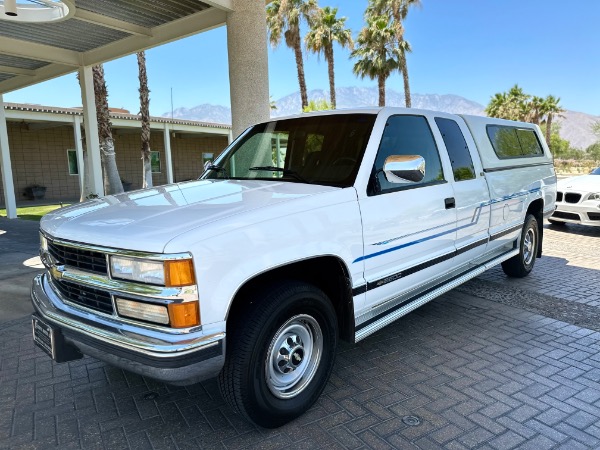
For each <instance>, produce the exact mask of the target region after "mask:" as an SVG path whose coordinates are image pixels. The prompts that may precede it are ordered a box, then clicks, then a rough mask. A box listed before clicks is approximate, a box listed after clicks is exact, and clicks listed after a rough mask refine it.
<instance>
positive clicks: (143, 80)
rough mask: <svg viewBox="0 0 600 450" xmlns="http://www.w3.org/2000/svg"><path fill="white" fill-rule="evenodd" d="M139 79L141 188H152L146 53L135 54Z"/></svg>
mask: <svg viewBox="0 0 600 450" xmlns="http://www.w3.org/2000/svg"><path fill="white" fill-rule="evenodd" d="M137 62H138V70H139V79H140V116H141V117H140V118H141V120H142V187H144V188H147V187H152V164H151V161H150V89H148V74H147V73H146V53H145V52H143V51H141V52H139V53H138V54H137Z"/></svg>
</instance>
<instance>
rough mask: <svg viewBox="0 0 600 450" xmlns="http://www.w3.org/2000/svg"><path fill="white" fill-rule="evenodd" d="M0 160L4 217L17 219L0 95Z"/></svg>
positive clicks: (6, 131) (6, 133)
mask: <svg viewBox="0 0 600 450" xmlns="http://www.w3.org/2000/svg"><path fill="white" fill-rule="evenodd" d="M0 158H1V164H0V168H1V169H2V170H1V172H2V187H3V188H4V204H5V206H6V217H8V218H9V219H16V218H17V201H16V199H15V185H14V182H13V174H12V164H11V162H10V149H9V147H8V129H7V126H6V114H5V113H4V100H3V98H2V94H0Z"/></svg>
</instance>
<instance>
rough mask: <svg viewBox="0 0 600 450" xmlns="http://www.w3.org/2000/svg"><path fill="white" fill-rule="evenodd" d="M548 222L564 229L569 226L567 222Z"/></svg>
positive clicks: (550, 220) (549, 220)
mask: <svg viewBox="0 0 600 450" xmlns="http://www.w3.org/2000/svg"><path fill="white" fill-rule="evenodd" d="M548 222H549V223H550V225H556V226H559V227H564V226H566V225H567V222H561V221H560V220H552V219H548Z"/></svg>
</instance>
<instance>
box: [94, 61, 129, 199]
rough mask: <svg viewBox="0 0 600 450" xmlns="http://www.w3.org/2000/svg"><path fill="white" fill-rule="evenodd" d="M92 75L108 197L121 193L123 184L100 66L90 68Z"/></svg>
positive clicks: (102, 69)
mask: <svg viewBox="0 0 600 450" xmlns="http://www.w3.org/2000/svg"><path fill="white" fill-rule="evenodd" d="M92 73H93V75H94V95H95V97H96V115H97V116H98V137H99V138H100V154H101V156H102V168H103V169H104V170H103V172H104V192H105V193H106V194H108V195H111V194H119V193H121V192H123V184H122V183H121V178H120V177H119V169H118V168H117V160H116V156H115V143H114V141H113V137H112V128H111V127H112V124H111V123H110V115H109V110H108V91H107V89H106V82H105V81H104V68H103V67H102V65H101V64H100V65H98V66H94V67H92Z"/></svg>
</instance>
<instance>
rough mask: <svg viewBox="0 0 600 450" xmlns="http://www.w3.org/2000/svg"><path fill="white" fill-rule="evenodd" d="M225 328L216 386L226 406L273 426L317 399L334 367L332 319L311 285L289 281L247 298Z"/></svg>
mask: <svg viewBox="0 0 600 450" xmlns="http://www.w3.org/2000/svg"><path fill="white" fill-rule="evenodd" d="M247 300H248V305H251V306H250V307H249V308H248V310H247V311H245V313H244V314H243V315H242V319H241V320H238V323H237V324H234V326H231V327H230V328H228V335H227V355H226V360H225V366H224V367H223V370H222V371H221V373H220V375H219V387H220V389H221V393H222V395H223V397H224V398H225V400H226V401H227V402H228V403H229V404H230V406H231V407H232V408H233V409H234V410H236V411H237V412H239V413H240V414H242V415H244V416H245V417H246V418H247V419H249V420H251V421H253V422H254V423H256V424H258V425H260V426H262V427H265V428H275V427H278V426H281V425H283V424H285V423H287V422H289V421H290V420H292V419H294V418H296V417H298V416H300V415H301V414H302V413H304V412H305V411H306V410H307V409H308V408H310V406H311V405H312V404H313V403H314V402H315V401H316V400H317V399H318V398H319V396H320V395H321V392H322V391H323V389H324V388H325V385H326V384H327V380H328V379H329V376H330V374H331V370H332V368H333V362H334V359H335V349H336V346H337V319H336V315H335V310H334V308H333V305H332V304H331V302H330V301H329V299H328V298H327V296H326V295H325V294H324V293H323V292H322V291H321V290H320V289H318V288H316V287H315V286H312V285H310V284H307V283H302V282H296V281H290V282H286V283H281V284H277V285H275V286H272V287H270V288H268V289H266V290H264V291H263V292H257V293H255V294H254V295H252V298H249V299H247Z"/></svg>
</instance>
